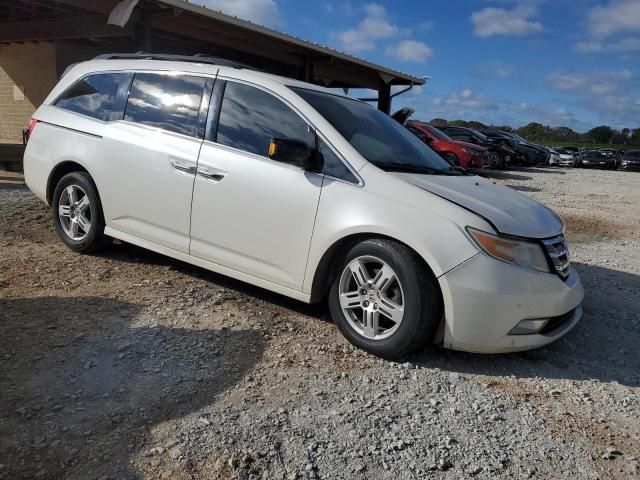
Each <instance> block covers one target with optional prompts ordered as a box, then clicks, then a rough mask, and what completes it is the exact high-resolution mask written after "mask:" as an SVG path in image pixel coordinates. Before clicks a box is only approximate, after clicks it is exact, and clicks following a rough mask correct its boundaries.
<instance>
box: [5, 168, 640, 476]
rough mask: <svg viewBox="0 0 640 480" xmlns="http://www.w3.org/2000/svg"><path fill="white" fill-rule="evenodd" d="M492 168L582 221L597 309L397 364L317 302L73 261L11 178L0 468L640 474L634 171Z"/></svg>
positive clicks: (128, 255)
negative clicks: (569, 322)
mask: <svg viewBox="0 0 640 480" xmlns="http://www.w3.org/2000/svg"><path fill="white" fill-rule="evenodd" d="M491 176H492V177H493V178H494V179H495V181H496V182H501V183H505V184H507V185H509V186H511V187H513V188H515V189H517V190H520V191H522V192H524V193H525V194H527V195H531V196H532V197H534V198H536V199H539V200H541V201H543V202H545V203H547V204H548V205H550V206H552V207H553V208H555V209H557V210H558V211H559V213H561V214H562V215H563V217H564V218H565V219H566V221H567V223H568V236H569V240H570V243H571V245H572V248H573V260H574V264H575V265H576V267H577V269H578V270H579V271H580V273H581V275H582V279H583V282H584V284H585V287H586V290H587V294H586V300H585V304H584V309H585V317H584V319H583V321H582V322H581V323H580V324H579V325H578V326H577V327H576V329H575V330H574V331H573V332H571V333H570V334H569V335H568V336H567V337H565V338H564V339H562V340H560V341H558V342H557V343H555V344H553V345H551V346H549V347H546V348H543V349H540V350H537V351H533V352H527V353H522V354H510V355H499V356H496V355H494V356H480V355H471V354H464V353H459V352H451V351H447V350H443V349H441V348H431V349H429V350H428V351H425V352H423V353H420V354H418V355H415V356H412V357H410V358H407V359H406V361H405V362H400V363H390V362H387V361H383V360H380V359H377V358H375V357H372V356H369V355H366V354H364V353H361V352H359V351H354V350H353V348H352V347H351V346H350V345H348V344H347V343H345V342H344V341H343V340H342V339H341V338H340V336H339V334H338V332H337V330H336V328H335V327H334V326H333V324H332V323H331V321H330V320H329V319H328V313H327V309H326V307H325V306H323V305H319V306H306V305H303V304H300V303H297V302H294V301H292V300H288V299H285V298H283V297H280V296H277V295H275V294H271V293H269V292H265V291H263V290H260V289H257V288H253V287H249V286H247V285H244V284H242V283H240V282H236V281H232V280H229V279H226V278H224V277H221V276H219V275H215V274H213V273H209V272H207V271H204V270H201V269H198V268H195V267H191V266H189V265H186V264H183V263H180V262H177V261H173V260H171V259H169V258H165V257H162V256H160V255H156V254H153V253H149V252H145V251H144V250H141V249H139V248H136V247H133V246H130V245H124V244H116V245H114V246H113V247H111V248H110V249H109V250H108V251H107V252H105V253H103V254H101V255H99V256H93V257H91V256H81V255H77V254H74V253H72V252H70V251H69V250H67V249H66V248H65V247H63V246H62V244H61V242H59V241H58V240H57V239H56V236H55V234H54V231H53V228H52V223H51V220H50V216H49V212H48V211H47V210H46V208H45V207H44V205H42V204H41V203H40V202H39V201H38V200H36V199H35V197H33V195H31V193H29V192H28V191H27V190H26V189H25V188H24V187H23V186H21V185H17V184H15V183H10V182H7V181H4V182H3V183H1V182H0V359H1V361H2V363H1V365H2V368H1V369H0V479H3V480H4V479H6V480H13V479H20V478H43V479H57V478H70V479H83V480H84V479H92V478H100V479H107V478H113V479H116V478H117V479H125V478H142V479H152V478H162V479H192V478H193V479H205V478H206V479H210V478H240V479H258V478H265V479H267V478H268V479H272V478H273V479H279V478H284V479H294V478H349V479H351V478H353V479H360V478H362V479H383V478H384V479H386V478H389V479H398V478H402V479H405V478H455V479H460V478H471V477H474V478H482V479H485V478H486V479H488V478H517V479H520V478H538V479H550V478H568V477H572V478H577V479H590V478H593V479H595V478H599V479H606V478H638V477H640V395H639V394H640V388H639V387H640V351H639V350H640V348H639V345H640V208H639V207H640V173H626V172H616V171H590V170H569V169H551V168H536V169H528V170H525V169H519V170H515V171H510V172H496V173H493V174H492V175H491ZM5 180H6V179H5ZM0 181H2V175H1V174H0Z"/></svg>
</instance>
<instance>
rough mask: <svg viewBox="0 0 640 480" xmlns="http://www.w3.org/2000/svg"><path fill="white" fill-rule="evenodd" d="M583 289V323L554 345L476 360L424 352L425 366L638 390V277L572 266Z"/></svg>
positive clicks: (421, 362) (446, 352)
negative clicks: (606, 383) (579, 278)
mask: <svg viewBox="0 0 640 480" xmlns="http://www.w3.org/2000/svg"><path fill="white" fill-rule="evenodd" d="M574 266H575V267H576V268H577V270H578V271H579V273H580V276H581V279H582V281H583V283H584V287H585V300H584V303H583V308H584V317H583V319H582V321H581V322H580V323H579V324H578V325H577V326H576V327H575V328H574V329H573V330H572V331H571V332H569V333H568V334H567V335H566V336H565V337H563V338H561V339H560V340H558V341H557V342H555V343H553V344H551V345H548V346H546V347H543V348H539V349H537V350H531V351H529V352H523V353H514V354H502V355H479V354H469V353H463V352H453V351H450V350H445V349H442V348H440V349H431V350H429V349H428V350H426V351H424V352H422V353H420V354H417V355H415V356H414V357H412V358H410V359H409V360H410V361H411V362H413V363H416V364H418V365H421V366H424V367H439V368H442V369H443V370H445V371H451V372H458V373H472V374H481V375H490V376H493V375H499V376H509V375H514V376H516V377H518V378H533V377H540V378H549V379H569V380H592V379H595V380H599V381H602V382H618V383H620V384H622V385H627V386H630V387H637V386H638V385H640V355H639V354H638V345H640V307H638V306H639V305H640V275H636V274H632V273H626V272H621V271H618V270H612V269H608V268H603V267H596V266H592V265H585V264H574Z"/></svg>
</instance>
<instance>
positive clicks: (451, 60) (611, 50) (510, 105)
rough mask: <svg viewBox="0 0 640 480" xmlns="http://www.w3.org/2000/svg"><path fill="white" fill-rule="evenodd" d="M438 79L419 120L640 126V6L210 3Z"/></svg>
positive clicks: (492, 0)
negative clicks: (439, 119) (440, 119)
mask: <svg viewBox="0 0 640 480" xmlns="http://www.w3.org/2000/svg"><path fill="white" fill-rule="evenodd" d="M201 2H204V4H205V5H207V6H209V7H211V8H215V9H217V10H222V11H224V12H227V13H231V14H234V15H237V16H238V17H241V18H245V19H248V20H252V21H255V22H258V23H262V24H265V25H268V26H271V27H273V28H276V29H278V30H282V31H285V32H287V33H290V34H294V35H298V36H300V37H303V38H306V39H309V40H311V41H317V42H320V43H323V44H327V45H329V46H331V47H334V48H337V49H340V50H343V51H346V52H348V53H352V54H354V55H357V56H360V57H363V58H366V59H368V60H372V61H375V62H377V63H382V64H384V65H388V66H390V67H392V68H395V69H398V70H401V71H404V72H408V73H412V74H416V75H419V76H422V75H428V76H430V77H432V80H430V81H429V83H428V84H427V85H426V86H425V87H422V88H419V89H415V90H414V91H412V92H411V93H410V94H405V95H402V96H400V97H397V98H396V99H395V100H394V104H393V108H400V107H403V106H411V107H412V108H414V109H415V110H416V114H415V117H416V118H421V119H425V120H430V119H431V118H434V117H442V118H446V119H449V120H452V119H458V118H461V119H465V120H479V121H482V122H485V123H495V124H508V125H512V126H516V127H517V126H521V125H523V124H526V123H528V122H533V121H535V122H541V123H544V124H548V125H552V126H569V127H572V128H574V129H576V130H579V131H585V130H588V129H589V128H592V127H594V126H597V125H601V124H606V125H611V126H613V127H616V128H622V127H629V128H638V127H640V0H528V1H526V0H466V1H462V0H448V1H436V0H431V1H425V0H396V1H383V0H379V1H373V2H367V1H357V0H353V1H338V0H326V1H324V0H320V1H314V2H309V1H300V0H199V1H198V2H197V3H201Z"/></svg>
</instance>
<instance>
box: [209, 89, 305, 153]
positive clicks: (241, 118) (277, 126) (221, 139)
mask: <svg viewBox="0 0 640 480" xmlns="http://www.w3.org/2000/svg"><path fill="white" fill-rule="evenodd" d="M272 138H291V139H298V140H302V141H305V142H307V143H308V144H309V146H310V147H315V134H314V133H313V132H312V131H311V130H310V129H309V126H308V125H307V123H306V122H305V121H304V120H303V119H302V118H301V117H300V116H299V115H298V114H297V113H295V112H294V111H293V110H291V109H290V108H289V107H288V106H287V105H285V104H284V103H283V102H282V101H280V100H278V99H277V98H275V97H274V96H273V95H270V94H268V93H267V92H264V91H262V90H260V89H257V88H254V87H250V86H248V85H243V84H240V83H234V82H227V86H226V87H225V90H224V98H223V99H222V107H221V110H220V120H219V122H218V135H217V140H216V141H217V142H218V143H221V144H223V145H228V146H230V147H234V148H238V149H240V150H244V151H246V152H251V153H255V154H257V155H264V156H267V153H268V151H269V143H270V141H271V139H272Z"/></svg>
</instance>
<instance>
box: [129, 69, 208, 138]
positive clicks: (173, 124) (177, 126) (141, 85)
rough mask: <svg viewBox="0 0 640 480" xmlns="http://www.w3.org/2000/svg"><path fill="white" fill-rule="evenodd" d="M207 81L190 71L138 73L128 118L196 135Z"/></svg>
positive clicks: (176, 131) (130, 120)
mask: <svg viewBox="0 0 640 480" xmlns="http://www.w3.org/2000/svg"><path fill="white" fill-rule="evenodd" d="M205 82H206V79H205V78H202V77H194V76H189V75H170V74H169V75H162V74H158V73H136V76H135V78H134V79H133V84H132V85H131V92H130V93H129V102H128V103H127V109H126V111H125V116H124V119H125V120H126V121H128V122H135V123H140V124H142V125H148V126H151V127H157V128H162V129H163V130H167V131H169V132H175V133H180V134H182V135H188V136H191V137H192V136H195V133H196V124H197V122H198V112H199V111H200V103H201V101H202V94H203V92H204V85H205Z"/></svg>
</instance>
